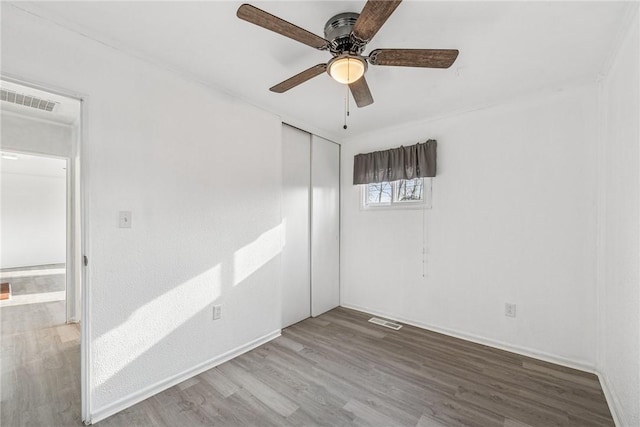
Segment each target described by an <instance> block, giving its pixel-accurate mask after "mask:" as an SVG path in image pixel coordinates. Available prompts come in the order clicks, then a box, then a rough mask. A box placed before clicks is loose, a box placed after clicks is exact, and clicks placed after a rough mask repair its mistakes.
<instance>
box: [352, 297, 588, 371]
mask: <svg viewBox="0 0 640 427" xmlns="http://www.w3.org/2000/svg"><path fill="white" fill-rule="evenodd" d="M340 305H341V307H344V308H349V309H352V310H356V311H361V312H363V313H367V314H373V315H376V316H381V317H385V318H387V319H389V320H395V321H397V322H400V323H406V324H407V325H411V326H415V327H417V328H421V329H426V330H429V331H433V332H437V333H440V334H444V335H448V336H451V337H454V338H460V339H463V340H466V341H471V342H474V343H476V344H482V345H486V346H489V347H494V348H497V349H500V350H505V351H509V352H511V353H516V354H520V355H522V356H527V357H532V358H534V359H539V360H543V361H545V362H549V363H555V364H556V365H562V366H566V367H567V368H573V369H577V370H579V371H584V372H589V373H591V374H595V373H596V369H595V365H594V364H593V363H589V362H585V361H582V360H572V359H567V358H564V357H561V356H556V355H553V354H549V353H545V352H542V351H538V350H534V349H532V348H528V347H522V346H518V345H513V344H509V343H505V342H502V341H498V340H493V339H491V338H486V337H483V336H480V335H475V334H470V333H467V332H462V331H457V330H454V329H448V328H443V327H440V326H436V325H429V324H426V323H423V322H419V321H416V320H411V319H407V318H403V317H399V316H396V315H393V314H391V313H385V312H384V311H380V310H374V309H370V308H367V307H360V306H357V305H352V304H340Z"/></svg>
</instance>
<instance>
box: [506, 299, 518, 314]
mask: <svg viewBox="0 0 640 427" xmlns="http://www.w3.org/2000/svg"><path fill="white" fill-rule="evenodd" d="M504 315H505V316H507V317H516V305H515V304H511V303H508V302H507V303H505V304H504Z"/></svg>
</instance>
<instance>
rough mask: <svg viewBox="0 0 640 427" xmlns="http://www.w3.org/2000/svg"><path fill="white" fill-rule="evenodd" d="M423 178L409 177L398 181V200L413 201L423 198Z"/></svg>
mask: <svg viewBox="0 0 640 427" xmlns="http://www.w3.org/2000/svg"><path fill="white" fill-rule="evenodd" d="M422 188H423V179H422V178H416V179H409V180H404V179H403V180H402V181H400V182H398V201H399V202H412V201H417V200H422Z"/></svg>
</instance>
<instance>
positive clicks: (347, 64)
mask: <svg viewBox="0 0 640 427" xmlns="http://www.w3.org/2000/svg"><path fill="white" fill-rule="evenodd" d="M365 71H367V63H366V61H365V60H364V59H362V58H360V57H358V56H352V55H342V56H336V57H335V58H333V59H332V60H331V61H329V64H328V67H327V72H328V73H329V75H330V76H331V77H333V79H334V80H335V81H337V82H338V83H341V84H351V83H353V82H356V81H358V80H359V79H360V78H361V77H362V76H364V73H365Z"/></svg>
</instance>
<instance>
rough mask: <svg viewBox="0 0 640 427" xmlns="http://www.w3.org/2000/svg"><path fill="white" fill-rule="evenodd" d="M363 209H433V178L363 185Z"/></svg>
mask: <svg viewBox="0 0 640 427" xmlns="http://www.w3.org/2000/svg"><path fill="white" fill-rule="evenodd" d="M362 193H363V196H362V202H363V207H364V208H365V209H367V208H381V207H394V208H395V207H400V206H402V207H419V208H425V207H426V208H430V207H431V178H415V179H403V180H400V181H394V182H380V183H375V184H364V185H362Z"/></svg>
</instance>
